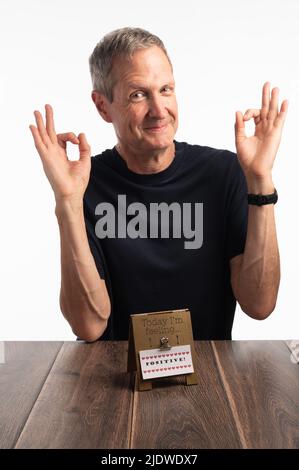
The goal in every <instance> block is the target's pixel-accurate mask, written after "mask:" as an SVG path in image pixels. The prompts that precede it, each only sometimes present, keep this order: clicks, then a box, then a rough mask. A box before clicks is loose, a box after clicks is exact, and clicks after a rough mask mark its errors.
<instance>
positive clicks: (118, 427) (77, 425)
mask: <svg viewBox="0 0 299 470" xmlns="http://www.w3.org/2000/svg"><path fill="white" fill-rule="evenodd" d="M126 359H127V342H120V341H119V342H106V341H97V342H95V343H92V344H86V343H80V342H77V343H73V342H70V343H64V345H63V347H62V349H61V351H60V353H59V355H58V357H57V359H56V361H55V364H54V366H53V368H52V370H51V373H50V374H49V376H48V378H47V380H46V382H45V385H44V387H43V390H42V392H41V393H40V395H39V397H38V399H37V401H36V404H35V406H34V407H33V409H32V412H31V414H30V417H29V419H28V421H27V423H26V425H25V427H24V430H23V432H22V433H21V435H20V438H19V440H18V442H17V444H16V448H45V449H49V448H57V449H59V448H69V449H84V448H90V449H93V448H95V449H96V448H98V449H106V448H107V449H108V448H128V447H129V440H130V430H131V415H132V401H133V390H132V376H131V375H130V374H127V373H126Z"/></svg>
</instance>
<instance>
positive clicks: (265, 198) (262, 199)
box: [248, 188, 278, 206]
mask: <svg viewBox="0 0 299 470" xmlns="http://www.w3.org/2000/svg"><path fill="white" fill-rule="evenodd" d="M277 201H278V194H277V191H276V189H275V188H274V193H272V194H248V204H253V205H254V206H264V205H265V204H276V203H277Z"/></svg>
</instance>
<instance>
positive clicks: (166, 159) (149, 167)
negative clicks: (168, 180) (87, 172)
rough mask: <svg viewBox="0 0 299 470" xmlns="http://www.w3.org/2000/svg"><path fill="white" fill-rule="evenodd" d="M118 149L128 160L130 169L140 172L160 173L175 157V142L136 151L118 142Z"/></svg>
mask: <svg viewBox="0 0 299 470" xmlns="http://www.w3.org/2000/svg"><path fill="white" fill-rule="evenodd" d="M116 149H117V151H118V153H119V154H120V156H121V157H122V159H123V160H124V161H125V162H126V164H127V167H128V168H129V170H131V171H133V172H134V173H139V174H151V173H159V172H160V171H163V170H165V169H166V168H167V167H168V166H169V165H170V164H171V162H172V160H173V159H174V154H175V145H174V142H173V143H172V144H171V145H170V146H169V147H166V148H164V149H155V150H151V151H143V150H141V151H138V152H137V151H136V150H134V149H132V148H128V147H126V146H125V145H123V144H122V143H120V142H118V144H117V145H116Z"/></svg>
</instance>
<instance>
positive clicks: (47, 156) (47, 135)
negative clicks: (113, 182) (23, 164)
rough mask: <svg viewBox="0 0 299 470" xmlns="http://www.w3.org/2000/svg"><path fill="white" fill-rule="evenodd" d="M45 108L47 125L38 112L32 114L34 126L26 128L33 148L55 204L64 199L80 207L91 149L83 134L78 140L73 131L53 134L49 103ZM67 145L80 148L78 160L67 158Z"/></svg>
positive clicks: (86, 180)
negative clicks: (68, 143)
mask: <svg viewBox="0 0 299 470" xmlns="http://www.w3.org/2000/svg"><path fill="white" fill-rule="evenodd" d="M45 109H46V126H45V125H44V121H43V117H42V115H41V113H40V112H39V111H35V112H34V115H35V120H36V124H37V127H35V126H33V125H30V126H29V127H30V130H31V132H32V135H33V139H34V143H35V147H36V149H37V151H38V153H39V155H40V158H41V161H42V164H43V167H44V171H45V173H46V175H47V178H48V180H49V182H50V184H51V186H52V188H53V191H54V194H55V199H56V202H60V201H62V200H63V201H65V200H66V199H67V200H70V201H72V202H76V203H79V204H80V203H82V201H83V195H84V192H85V190H86V187H87V184H88V181H89V176H90V168H91V161H90V146H89V145H88V143H87V140H86V137H85V135H84V134H82V133H81V134H79V135H78V137H76V135H75V134H74V133H73V132H67V133H65V134H58V135H56V132H55V127H54V119H53V109H52V107H51V106H50V105H49V104H46V105H45ZM67 142H72V143H73V144H75V145H78V146H79V154H80V158H79V160H76V161H71V160H69V159H68V156H67V152H66V144H67Z"/></svg>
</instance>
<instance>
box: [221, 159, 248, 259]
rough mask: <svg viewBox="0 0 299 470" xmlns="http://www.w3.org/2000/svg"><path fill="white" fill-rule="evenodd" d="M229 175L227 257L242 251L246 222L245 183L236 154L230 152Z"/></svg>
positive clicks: (229, 257) (246, 201)
mask: <svg viewBox="0 0 299 470" xmlns="http://www.w3.org/2000/svg"><path fill="white" fill-rule="evenodd" d="M230 176H231V178H230V189H229V197H228V217H227V224H228V225H227V247H226V253H227V257H228V259H231V258H233V257H234V256H237V255H240V254H242V253H243V252H244V249H245V242H246V235H247V222H248V200H247V192H248V191H247V183H246V178H245V175H244V173H243V170H242V168H241V166H240V163H239V161H238V157H237V155H236V154H232V168H231V172H230Z"/></svg>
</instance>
